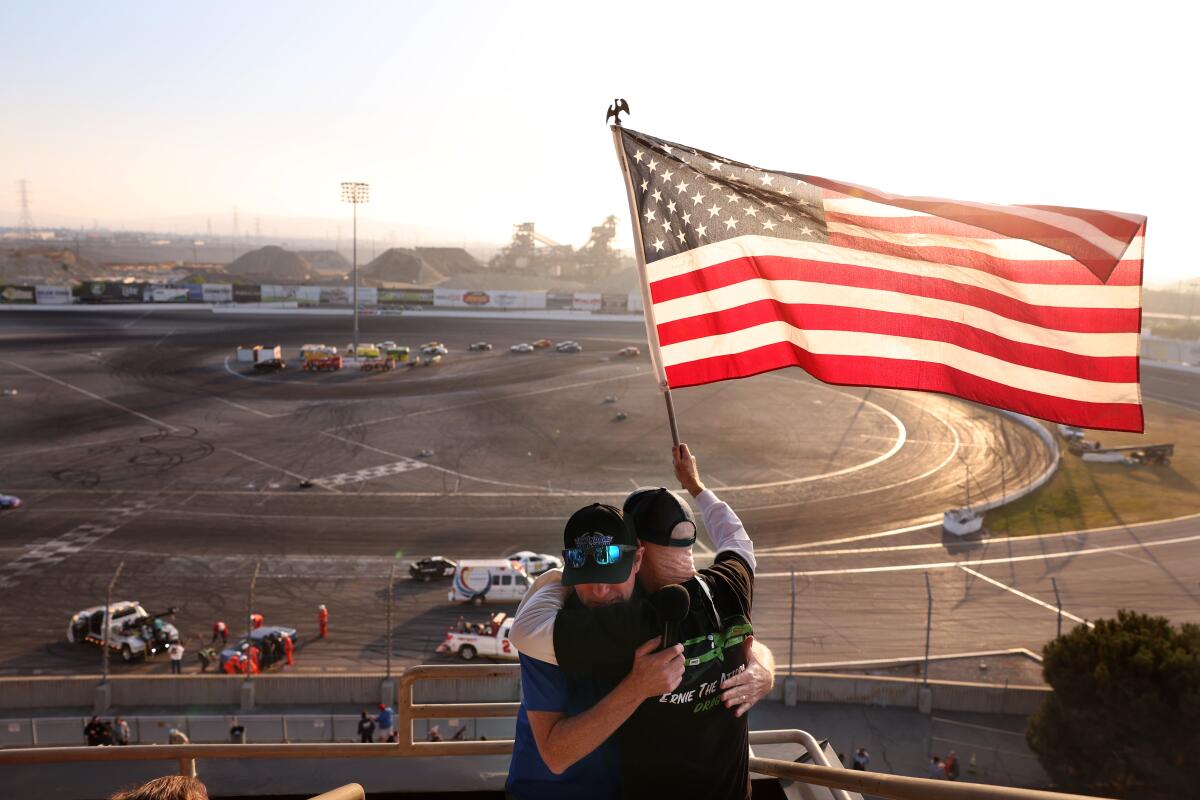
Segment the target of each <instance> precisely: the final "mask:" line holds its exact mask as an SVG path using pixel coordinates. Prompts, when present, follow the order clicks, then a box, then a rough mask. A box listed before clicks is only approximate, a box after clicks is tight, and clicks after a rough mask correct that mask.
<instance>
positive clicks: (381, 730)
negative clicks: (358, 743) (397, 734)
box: [375, 703, 396, 742]
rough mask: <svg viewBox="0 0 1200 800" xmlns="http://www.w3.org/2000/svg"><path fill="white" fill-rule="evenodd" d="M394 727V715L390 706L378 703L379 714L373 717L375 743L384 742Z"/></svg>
mask: <svg viewBox="0 0 1200 800" xmlns="http://www.w3.org/2000/svg"><path fill="white" fill-rule="evenodd" d="M395 725H396V713H395V712H394V711H392V708H391V706H389V705H386V704H384V703H380V704H379V713H378V714H376V715H375V741H377V742H386V741H387V740H388V737H389V736H391V735H392V728H393V727H395Z"/></svg>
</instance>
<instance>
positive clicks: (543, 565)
mask: <svg viewBox="0 0 1200 800" xmlns="http://www.w3.org/2000/svg"><path fill="white" fill-rule="evenodd" d="M505 558H506V559H507V560H509V561H518V562H520V563H521V565H522V566H523V567H525V572H526V573H527V574H529V575H535V576H536V575H541V574H542V573H543V572H545V571H546V570H550V569H562V565H563V562H562V559H561V558H559V557H558V556H552V555H550V554H549V553H535V552H533V551H532V550H518V551H517V552H515V553H513V554H512V555H510V556H505Z"/></svg>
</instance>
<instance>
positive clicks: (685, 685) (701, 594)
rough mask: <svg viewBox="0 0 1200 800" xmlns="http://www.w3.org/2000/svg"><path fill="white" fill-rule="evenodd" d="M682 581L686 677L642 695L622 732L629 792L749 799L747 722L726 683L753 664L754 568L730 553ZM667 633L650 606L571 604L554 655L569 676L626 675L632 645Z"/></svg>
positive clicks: (624, 778) (560, 623)
mask: <svg viewBox="0 0 1200 800" xmlns="http://www.w3.org/2000/svg"><path fill="white" fill-rule="evenodd" d="M683 586H684V588H686V589H687V590H688V594H689V595H690V597H691V609H690V611H689V612H688V616H687V617H686V618H685V619H684V620H683V622H682V623H681V624H680V626H679V629H680V636H679V638H680V641H681V642H682V643H683V645H684V651H683V655H684V659H685V660H686V663H685V667H684V674H683V680H682V681H681V682H680V685H679V686H678V687H677V688H676V689H675V691H673V692H670V693H668V694H665V695H662V696H661V697H652V698H648V699H647V700H645V701H643V703H642V704H641V705H640V706H639V707H638V709H637V710H636V711H635V712H634V713H633V716H631V717H630V718H629V719H628V720H627V721H626V722H625V724H624V725H622V726H621V728H620V729H619V730H618V731H617V738H618V741H619V743H620V754H621V773H622V784H623V787H624V795H625V796H626V797H632V798H651V797H653V798H661V797H687V796H691V797H705V798H724V799H726V800H745V798H747V797H749V796H750V774H749V767H750V763H749V745H750V740H749V728H748V724H747V723H748V720H747V718H746V716H742V717H735V716H734V714H733V709H732V708H726V707H725V705H724V704H723V703H722V702H721V680H722V679H723V678H725V677H727V676H729V675H732V674H736V673H737V672H740V671H742V670H744V669H745V668H746V636H748V635H749V634H750V633H752V632H753V629H752V628H751V625H750V609H751V607H752V606H753V600H754V573H753V571H752V570H751V568H750V567H749V565H748V564H746V562H745V561H743V560H742V559H741V557H740V556H738V555H737V554H735V553H732V552H728V551H726V552H722V553H720V554H718V555H717V558H716V561H715V562H714V563H713V565H712V566H711V567H709V568H708V569H703V570H700V573H699V575H698V576H697V577H694V578H692V579H691V580H689V581H687V582H686V583H684V584H683ZM661 633H662V623H661V622H660V621H658V619H657V615H656V614H655V613H654V611H653V608H652V607H651V606H650V604H649V603H647V602H641V601H636V600H635V601H634V602H631V603H620V604H617V605H613V606H607V607H605V608H601V609H589V610H573V609H566V608H564V609H563V611H561V612H559V615H558V617H557V619H556V622H555V633H554V648H555V654H556V656H557V658H558V662H559V666H560V667H561V668H562V669H564V670H566V671H567V672H581V673H593V674H596V673H600V674H604V673H607V674H608V675H609V676H610V677H612V676H613V675H614V671H615V676H616V677H620V676H623V675H624V674H626V673H628V671H629V668H630V666H631V665H632V663H633V650H634V649H636V647H637V646H638V645H640V644H642V643H643V642H645V641H646V640H647V639H649V638H651V637H653V636H655V635H660V634H661Z"/></svg>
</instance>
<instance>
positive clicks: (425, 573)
mask: <svg viewBox="0 0 1200 800" xmlns="http://www.w3.org/2000/svg"><path fill="white" fill-rule="evenodd" d="M430 455H433V454H432V453H430ZM457 569H458V562H457V561H451V560H450V559H448V558H445V557H443V556H430V557H429V558H422V559H421V560H420V561H410V562H408V574H409V575H411V576H412V579H413V580H414V581H424V582H426V583H428V582H429V581H432V580H435V579H439V578H450V577H453V575H454V573H455V571H456V570H457Z"/></svg>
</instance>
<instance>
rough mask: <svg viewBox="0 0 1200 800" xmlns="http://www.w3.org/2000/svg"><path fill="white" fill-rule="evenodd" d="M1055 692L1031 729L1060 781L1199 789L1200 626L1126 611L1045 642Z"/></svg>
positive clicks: (1153, 791) (1152, 797)
mask: <svg viewBox="0 0 1200 800" xmlns="http://www.w3.org/2000/svg"><path fill="white" fill-rule="evenodd" d="M1042 652H1043V663H1042V669H1043V672H1044V675H1045V678H1046V682H1047V683H1048V684H1050V686H1051V688H1053V690H1054V692H1053V694H1051V695H1050V696H1049V697H1048V698H1047V699H1046V701H1045V702H1044V703H1043V705H1042V708H1041V709H1040V710H1039V711H1038V713H1037V714H1035V715H1034V716H1033V717H1032V718H1031V719H1030V720H1029V726H1028V728H1027V729H1026V732H1025V738H1026V740H1027V741H1028V742H1029V746H1030V748H1031V749H1032V750H1033V751H1034V752H1035V753H1037V756H1038V759H1039V760H1040V761H1041V763H1042V766H1043V767H1044V768H1045V770H1046V772H1047V774H1049V775H1050V777H1051V778H1052V779H1053V780H1054V781H1055V783H1056V784H1057V785H1058V786H1059V787H1060V788H1062V789H1065V790H1070V791H1076V792H1086V793H1092V794H1104V795H1109V796H1118V797H1121V798H1131V799H1132V798H1137V799H1138V800H1142V799H1145V800H1159V799H1160V798H1162V799H1163V800H1166V798H1172V800H1175V798H1183V797H1194V796H1196V795H1195V794H1194V793H1195V792H1197V791H1200V626H1197V625H1193V624H1184V625H1181V626H1179V627H1174V626H1172V625H1171V623H1170V622H1169V621H1168V620H1167V619H1166V618H1164V617H1151V616H1147V615H1145V614H1138V613H1135V612H1132V611H1124V610H1122V611H1119V612H1118V613H1117V618H1116V619H1101V620H1096V623H1095V628H1094V629H1089V628H1088V627H1087V626H1085V625H1080V626H1078V627H1076V628H1075V629H1074V630H1072V631H1071V632H1070V633H1068V634H1066V635H1064V636H1061V637H1059V638H1057V639H1055V640H1053V641H1051V642H1050V643H1049V644H1047V645H1046V646H1045V648H1044V649H1043V651H1042Z"/></svg>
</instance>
